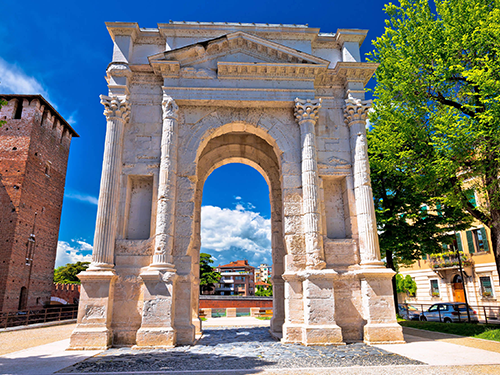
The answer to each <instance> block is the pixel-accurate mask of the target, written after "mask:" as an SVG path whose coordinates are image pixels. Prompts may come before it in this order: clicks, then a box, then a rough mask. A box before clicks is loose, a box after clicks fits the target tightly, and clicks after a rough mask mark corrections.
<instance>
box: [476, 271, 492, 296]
mask: <svg viewBox="0 0 500 375" xmlns="http://www.w3.org/2000/svg"><path fill="white" fill-rule="evenodd" d="M479 281H480V282H481V294H482V295H483V297H486V298H492V297H493V288H492V287H491V278H490V277H489V276H481V277H480V278H479Z"/></svg>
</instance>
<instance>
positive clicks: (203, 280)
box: [200, 253, 221, 293]
mask: <svg viewBox="0 0 500 375" xmlns="http://www.w3.org/2000/svg"><path fill="white" fill-rule="evenodd" d="M213 262H214V261H213V258H212V256H211V255H210V254H207V253H200V293H202V292H203V291H204V290H210V289H211V288H213V286H214V284H215V283H218V282H219V280H220V278H221V275H220V273H219V272H216V271H215V270H214V268H213V267H212V266H211V264H212V263H213Z"/></svg>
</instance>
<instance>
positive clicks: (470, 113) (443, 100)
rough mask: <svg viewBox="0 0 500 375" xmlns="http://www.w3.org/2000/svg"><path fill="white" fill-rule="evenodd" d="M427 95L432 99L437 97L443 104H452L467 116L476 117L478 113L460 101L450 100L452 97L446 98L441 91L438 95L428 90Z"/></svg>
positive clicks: (451, 105)
mask: <svg viewBox="0 0 500 375" xmlns="http://www.w3.org/2000/svg"><path fill="white" fill-rule="evenodd" d="M427 96H428V97H429V98H432V99H435V100H437V101H438V102H439V103H441V104H444V105H447V106H450V107H453V108H456V109H458V110H459V111H460V112H462V113H464V114H466V115H467V116H469V117H472V118H475V117H476V113H475V112H474V111H471V110H469V109H467V108H464V106H463V105H461V104H460V103H457V102H455V101H453V100H450V99H446V98H445V97H444V95H443V94H442V93H441V92H438V94H437V95H434V94H432V93H431V92H427Z"/></svg>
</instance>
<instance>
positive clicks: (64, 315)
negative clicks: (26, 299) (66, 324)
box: [0, 305, 78, 328]
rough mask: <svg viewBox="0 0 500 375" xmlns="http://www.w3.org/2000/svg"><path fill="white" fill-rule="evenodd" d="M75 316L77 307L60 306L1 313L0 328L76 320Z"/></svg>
mask: <svg viewBox="0 0 500 375" xmlns="http://www.w3.org/2000/svg"><path fill="white" fill-rule="evenodd" d="M77 315H78V305H62V306H54V307H47V308H45V309H36V310H35V309H33V310H19V311H11V312H1V313H0V328H8V327H16V326H22V325H28V324H36V323H47V322H56V321H59V320H69V319H76V317H77Z"/></svg>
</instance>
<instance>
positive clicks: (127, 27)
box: [105, 22, 141, 41]
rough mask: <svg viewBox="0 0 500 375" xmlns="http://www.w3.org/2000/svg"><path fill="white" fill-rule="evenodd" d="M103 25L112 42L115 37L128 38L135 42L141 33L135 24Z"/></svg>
mask: <svg viewBox="0 0 500 375" xmlns="http://www.w3.org/2000/svg"><path fill="white" fill-rule="evenodd" d="M105 24H106V28H107V29H108V32H109V35H110V36H111V39H113V41H114V40H115V37H117V36H130V37H132V40H135V38H136V37H137V36H138V35H139V34H140V33H141V30H140V28H139V24H138V23H137V22H105Z"/></svg>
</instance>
